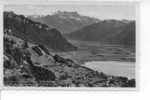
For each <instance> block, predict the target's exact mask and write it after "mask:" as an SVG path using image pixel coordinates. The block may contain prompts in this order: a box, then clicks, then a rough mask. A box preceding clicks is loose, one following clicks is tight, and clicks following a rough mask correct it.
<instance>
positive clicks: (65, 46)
mask: <svg viewBox="0 0 150 100" xmlns="http://www.w3.org/2000/svg"><path fill="white" fill-rule="evenodd" d="M5 29H7V30H10V31H11V33H13V34H14V36H17V37H19V38H22V39H24V40H28V41H31V42H34V43H38V44H43V45H46V46H47V47H48V48H51V49H53V50H58V51H70V50H75V49H76V47H74V46H73V45H72V44H70V43H69V42H68V41H67V40H66V39H65V38H64V37H63V36H62V35H61V33H60V32H59V31H58V30H57V29H55V28H49V27H48V26H47V25H45V24H41V23H39V22H34V21H31V20H30V19H28V18H26V17H24V16H23V15H16V14H15V13H13V12H4V30H5Z"/></svg>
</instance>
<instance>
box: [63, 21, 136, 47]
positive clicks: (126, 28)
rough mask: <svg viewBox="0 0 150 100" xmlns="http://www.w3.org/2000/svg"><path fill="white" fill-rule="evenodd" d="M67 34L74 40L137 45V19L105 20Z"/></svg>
mask: <svg viewBox="0 0 150 100" xmlns="http://www.w3.org/2000/svg"><path fill="white" fill-rule="evenodd" d="M65 36H66V37H67V38H69V39H74V40H82V41H98V42H101V43H103V42H104V43H109V44H119V45H124V46H128V47H129V46H135V21H120V20H104V21H100V22H98V23H94V24H91V25H88V26H86V27H83V28H82V29H80V30H77V31H74V32H71V33H70V34H66V35H65Z"/></svg>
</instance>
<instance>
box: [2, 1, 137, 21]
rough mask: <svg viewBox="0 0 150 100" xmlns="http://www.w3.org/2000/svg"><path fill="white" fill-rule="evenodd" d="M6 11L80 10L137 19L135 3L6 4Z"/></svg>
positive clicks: (48, 12) (45, 12)
mask: <svg viewBox="0 0 150 100" xmlns="http://www.w3.org/2000/svg"><path fill="white" fill-rule="evenodd" d="M4 11H13V12H15V13H16V14H23V15H25V16H29V15H52V14H53V13H55V12H57V11H66V12H78V13H79V14H81V15H84V16H90V17H95V18H98V19H101V20H105V19H117V20H122V19H127V20H135V16H136V8H135V6H134V5H131V4H129V5H127V4H126V5H118V4H117V5H115V4H113V5H5V6H4Z"/></svg>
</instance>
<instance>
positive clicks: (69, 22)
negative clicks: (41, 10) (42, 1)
mask: <svg viewBox="0 0 150 100" xmlns="http://www.w3.org/2000/svg"><path fill="white" fill-rule="evenodd" d="M28 18H29V19H31V20H33V21H37V22H41V23H43V24H47V25H48V26H49V27H52V28H57V29H58V30H59V31H60V32H62V34H67V33H70V32H73V31H76V30H79V29H81V28H83V27H85V26H87V25H90V24H93V23H96V22H99V21H100V20H99V19H97V18H93V17H88V16H83V15H80V14H78V13H77V12H66V11H57V12H55V13H54V14H52V15H45V16H35V15H33V16H32V15H31V16H28Z"/></svg>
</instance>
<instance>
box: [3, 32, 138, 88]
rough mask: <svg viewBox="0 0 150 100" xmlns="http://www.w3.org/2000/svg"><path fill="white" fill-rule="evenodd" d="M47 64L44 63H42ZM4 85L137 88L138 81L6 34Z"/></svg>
mask: <svg viewBox="0 0 150 100" xmlns="http://www.w3.org/2000/svg"><path fill="white" fill-rule="evenodd" d="M43 61H45V62H43ZM3 72H4V85H5V86H15V87H22V86H32V87H33V86H34V87H41V86H44V87H135V79H128V78H126V77H121V76H110V75H106V74H104V73H103V72H97V71H94V70H92V69H89V68H87V67H84V66H80V65H79V64H77V63H75V62H74V61H73V60H71V59H68V58H63V57H61V56H59V55H57V54H52V53H51V52H49V51H48V49H47V48H46V47H45V46H44V45H38V44H33V43H31V42H28V41H24V40H22V39H20V38H17V37H15V36H13V35H10V34H9V33H8V32H5V34H4V71H3Z"/></svg>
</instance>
